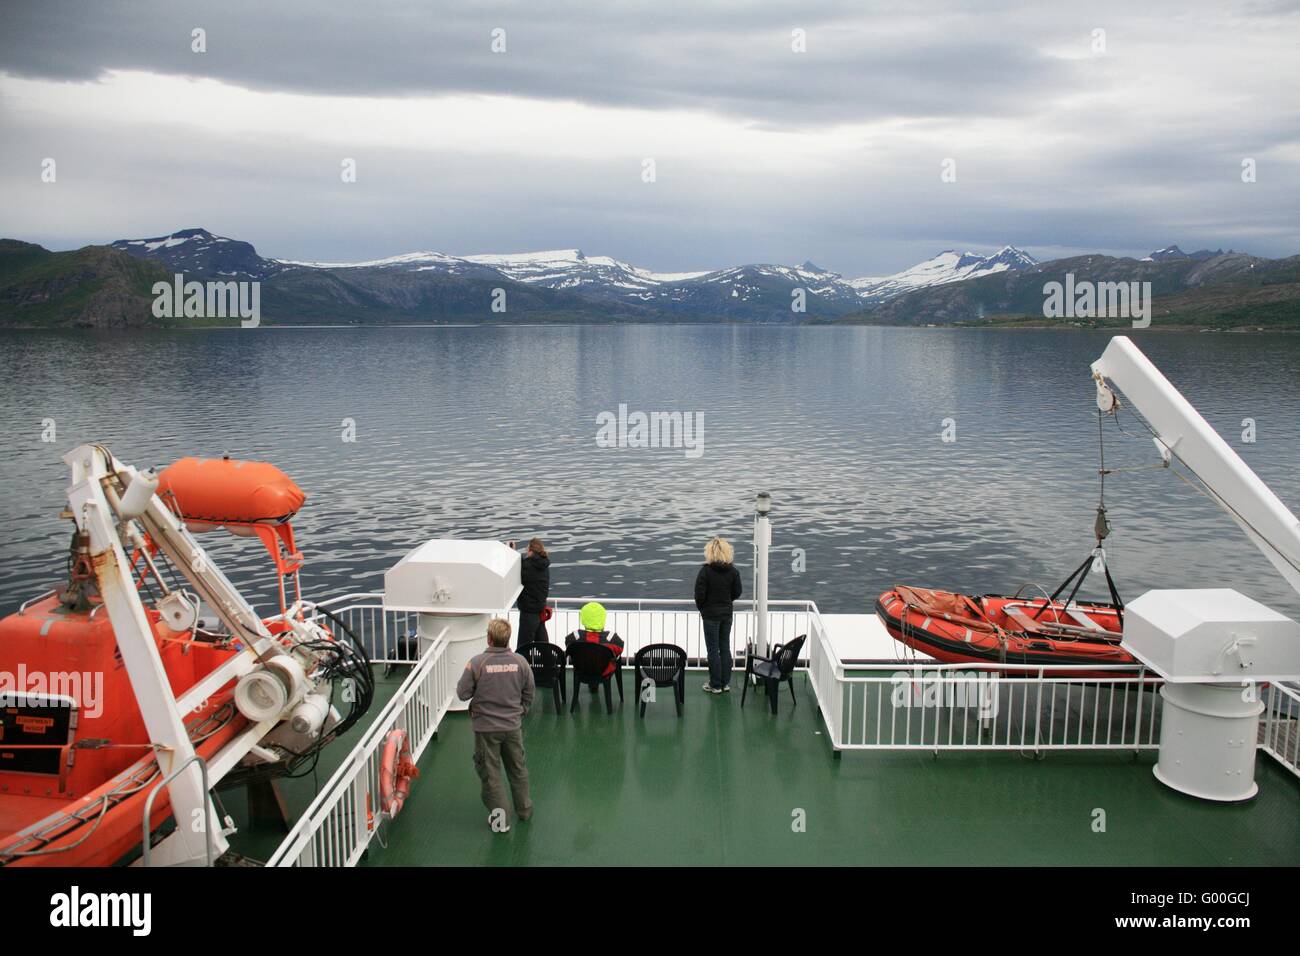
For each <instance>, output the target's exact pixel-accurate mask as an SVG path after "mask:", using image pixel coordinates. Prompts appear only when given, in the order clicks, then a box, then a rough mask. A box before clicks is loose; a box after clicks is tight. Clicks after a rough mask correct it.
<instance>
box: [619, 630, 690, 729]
mask: <svg viewBox="0 0 1300 956" xmlns="http://www.w3.org/2000/svg"><path fill="white" fill-rule="evenodd" d="M632 664H633V672H634V674H635V675H636V681H635V682H634V683H633V685H632V686H633V687H635V688H636V695H637V700H639V701H640V702H641V716H642V717H644V716H645V704H646V701H645V697H644V696H642V692H643V690H644V688H645V681H653V682H654V686H655V687H671V688H672V689H673V703H675V704H676V705H677V716H678V717H680V716H681V715H682V704H684V703H686V652H685V651H684V650H682V649H681V648H680V647H678V646H677V645H676V644H647V645H646V646H645V647H643V648H641V650H639V651H637V652H636V657H634V658H633V659H632Z"/></svg>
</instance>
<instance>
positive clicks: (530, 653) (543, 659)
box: [515, 641, 564, 681]
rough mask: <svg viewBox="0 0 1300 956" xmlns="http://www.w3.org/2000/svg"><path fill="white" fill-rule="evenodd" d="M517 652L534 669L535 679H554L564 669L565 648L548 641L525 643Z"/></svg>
mask: <svg viewBox="0 0 1300 956" xmlns="http://www.w3.org/2000/svg"><path fill="white" fill-rule="evenodd" d="M515 653H516V654H518V655H519V656H520V657H522V658H523V659H524V660H526V661H527V662H528V666H529V667H531V668H532V669H533V679H534V680H546V681H549V680H554V679H555V678H556V677H558V676H559V674H560V672H561V671H562V670H564V648H562V647H556V646H555V645H554V644H550V643H548V642H546V641H534V642H533V643H531V644H525V645H524V646H523V647H521V648H519V650H518V651H516V652H515Z"/></svg>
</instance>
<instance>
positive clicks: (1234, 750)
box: [1092, 336, 1300, 801]
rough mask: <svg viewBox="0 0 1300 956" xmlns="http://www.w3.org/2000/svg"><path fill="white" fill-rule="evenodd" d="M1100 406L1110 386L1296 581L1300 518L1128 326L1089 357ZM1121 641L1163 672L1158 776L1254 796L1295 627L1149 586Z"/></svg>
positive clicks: (1245, 606) (1185, 786)
mask: <svg viewBox="0 0 1300 956" xmlns="http://www.w3.org/2000/svg"><path fill="white" fill-rule="evenodd" d="M1092 371H1093V378H1094V379H1095V380H1096V383H1097V407H1098V408H1099V409H1101V411H1102V412H1103V413H1109V412H1112V411H1113V410H1114V409H1115V406H1116V400H1115V394H1114V391H1113V389H1112V388H1111V386H1112V385H1113V386H1115V387H1117V388H1118V389H1119V390H1120V391H1121V392H1122V393H1123V395H1124V397H1125V399H1127V401H1128V402H1129V403H1130V404H1132V405H1133V406H1134V407H1135V408H1136V409H1137V410H1138V411H1139V412H1141V414H1142V416H1143V417H1144V418H1145V419H1146V421H1147V423H1148V424H1149V426H1150V428H1151V429H1152V431H1153V432H1154V438H1155V445H1156V449H1157V451H1158V453H1159V455H1160V457H1161V458H1163V459H1164V461H1165V462H1166V463H1170V464H1172V463H1173V462H1174V460H1175V459H1176V460H1177V462H1178V465H1179V467H1180V469H1183V470H1187V471H1190V472H1191V473H1192V475H1193V476H1194V477H1195V478H1196V479H1197V480H1198V481H1199V482H1200V483H1201V485H1202V486H1203V487H1204V488H1205V490H1206V493H1207V494H1208V495H1209V497H1210V499H1211V500H1212V501H1214V502H1215V503H1216V504H1218V505H1219V506H1220V507H1221V508H1222V509H1223V510H1224V511H1226V512H1227V513H1228V515H1229V516H1230V517H1231V518H1232V519H1233V521H1235V522H1236V523H1237V524H1238V525H1239V526H1240V527H1241V528H1242V530H1243V531H1245V532H1246V535H1247V537H1249V538H1250V540H1251V541H1252V542H1254V544H1255V546H1256V547H1258V548H1259V550H1260V551H1261V552H1263V554H1264V556H1265V557H1267V558H1268V560H1269V561H1270V562H1272V564H1273V566H1274V567H1275V568H1277V570H1278V571H1279V572H1280V573H1281V574H1282V576H1283V577H1284V578H1286V580H1287V581H1288V582H1289V583H1290V584H1291V585H1292V587H1294V588H1295V589H1296V590H1297V591H1300V521H1297V519H1296V516H1295V515H1294V514H1292V513H1291V511H1290V510H1289V509H1288V508H1287V507H1286V505H1284V504H1283V503H1282V501H1281V499H1279V498H1278V497H1277V495H1275V494H1273V492H1272V491H1271V490H1270V489H1269V487H1268V486H1267V485H1265V484H1264V482H1263V481H1261V480H1260V478H1259V476H1258V475H1256V474H1255V473H1254V472H1253V471H1252V470H1251V469H1250V466H1249V465H1247V464H1246V463H1245V462H1244V461H1242V459H1241V457H1240V456H1239V455H1238V454H1237V453H1236V452H1235V451H1233V450H1232V449H1231V448H1230V447H1229V446H1228V443H1227V442H1225V441H1224V440H1223V439H1222V438H1221V437H1219V435H1218V433H1216V432H1215V431H1214V429H1213V428H1211V427H1210V425H1209V423H1208V422H1206V421H1205V419H1204V418H1202V417H1201V416H1200V414H1199V413H1198V412H1197V411H1196V409H1195V408H1193V407H1192V405H1191V403H1189V402H1188V401H1187V399H1185V398H1183V396H1182V395H1181V394H1179V392H1178V390H1177V389H1176V388H1174V387H1173V385H1171V384H1170V382H1169V380H1168V379H1166V378H1165V377H1164V375H1162V374H1161V373H1160V370H1159V369H1157V368H1156V367H1155V366H1154V365H1152V364H1151V361H1150V360H1149V359H1148V358H1147V357H1146V356H1145V355H1143V354H1142V352H1141V351H1140V350H1139V349H1138V347H1137V346H1136V345H1134V344H1133V342H1132V341H1130V340H1129V339H1128V338H1127V337H1125V336H1115V337H1114V338H1112V339H1111V340H1110V344H1109V345H1108V346H1107V347H1106V351H1105V352H1104V353H1103V354H1102V356H1101V358H1100V359H1098V360H1097V361H1096V362H1094V363H1093V366H1092ZM1122 646H1123V647H1124V648H1125V649H1126V650H1128V651H1129V652H1130V653H1131V654H1133V656H1134V657H1136V658H1137V659H1138V660H1140V661H1142V662H1143V663H1144V664H1146V665H1147V666H1148V667H1150V668H1151V669H1152V670H1154V671H1155V672H1156V673H1158V674H1159V675H1160V676H1161V677H1162V678H1164V680H1165V684H1164V686H1163V687H1162V689H1161V696H1162V697H1163V699H1164V702H1165V706H1164V711H1163V714H1162V720H1161V726H1160V757H1159V760H1158V762H1157V763H1156V766H1155V768H1154V773H1155V776H1156V778H1157V779H1158V780H1160V781H1161V782H1162V783H1164V784H1166V785H1168V786H1169V787H1172V788H1173V789H1175V790H1178V791H1181V792H1182V793H1187V794H1190V795H1192V796H1196V797H1201V798H1203V799H1206V800H1219V801H1235V800H1248V799H1250V798H1251V797H1253V796H1254V795H1255V793H1256V792H1257V790H1258V787H1257V786H1256V784H1255V752H1256V743H1257V740H1258V734H1259V715H1260V713H1261V712H1262V711H1263V705H1262V703H1261V701H1260V699H1259V689H1258V685H1259V683H1261V682H1265V681H1282V680H1295V679H1296V678H1297V676H1298V675H1300V625H1298V624H1296V622H1295V621H1292V620H1291V619H1290V618H1288V617H1286V616H1285V615H1282V614H1279V613H1278V612H1276V611H1274V610H1272V609H1270V608H1267V607H1265V606H1264V605H1262V604H1260V603H1258V602H1257V601H1254V600H1252V599H1251V598H1248V597H1246V596H1245V595H1243V594H1240V593H1238V592H1237V591H1233V590H1228V589H1222V588H1210V589H1198V590H1174V591H1148V592H1147V593H1146V594H1143V595H1142V596H1141V597H1139V598H1138V599H1137V600H1135V601H1134V602H1132V603H1131V604H1129V605H1128V607H1127V608H1126V609H1125V615H1124V640H1123V642H1122Z"/></svg>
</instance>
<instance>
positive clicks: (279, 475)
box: [157, 457, 307, 612]
mask: <svg viewBox="0 0 1300 956" xmlns="http://www.w3.org/2000/svg"><path fill="white" fill-rule="evenodd" d="M157 494H158V495H159V496H160V497H161V498H162V499H163V501H165V502H167V504H168V507H170V508H171V509H172V511H173V512H175V513H176V515H177V517H179V518H181V519H183V520H184V521H185V526H186V527H187V528H188V529H189V530H190V531H192V532H194V533H196V534H199V533H202V532H206V531H216V530H218V529H220V528H224V529H226V530H227V531H229V532H231V533H232V534H237V535H240V536H243V537H255V538H257V539H258V540H259V541H261V542H262V546H263V547H265V548H266V551H267V553H268V554H269V555H270V556H271V560H272V561H273V562H275V568H276V571H277V572H279V581H278V586H279V592H280V610H281V612H285V611H287V609H288V605H289V598H290V593H289V591H288V590H286V587H285V581H286V578H288V579H290V582H291V584H290V586H291V588H292V591H293V596H294V597H297V598H301V597H302V589H301V587H300V584H299V581H298V570H299V568H301V567H302V561H303V558H302V554H301V553H300V552H299V551H298V546H297V544H296V543H295V542H294V536H293V525H292V524H290V522H289V519H290V518H292V517H293V516H294V515H295V514H297V513H298V509H299V508H301V507H302V505H303V502H304V501H306V500H307V495H306V494H305V493H304V492H303V490H302V489H301V488H299V487H298V485H297V483H296V482H295V481H294V480H293V479H292V478H290V477H289V476H288V475H286V474H285V473H284V472H282V471H281V470H280V469H279V468H277V467H275V465H272V464H271V463H270V462H266V461H240V460H239V459H236V458H225V457H223V458H182V459H180V460H179V461H177V462H175V463H174V464H171V465H168V466H167V467H166V468H164V469H163V471H162V473H161V474H160V475H159V476H158V491H157Z"/></svg>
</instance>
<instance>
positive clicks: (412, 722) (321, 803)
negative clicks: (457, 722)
mask: <svg viewBox="0 0 1300 956" xmlns="http://www.w3.org/2000/svg"><path fill="white" fill-rule="evenodd" d="M443 633H444V634H445V633H446V632H445V631H444V632H443ZM358 636H360V635H358ZM442 637H443V635H439V636H438V638H436V639H435V640H434V641H433V642H432V643H431V644H430V645H429V648H428V650H426V651H425V652H424V654H423V656H421V657H420V659H419V661H418V662H417V663H416V666H415V667H414V668H413V669H412V670H411V673H410V674H408V675H407V677H406V680H404V681H403V682H402V686H401V687H399V688H398V689H397V692H396V693H395V694H394V695H393V697H392V699H391V700H390V701H389V702H388V705H387V706H386V707H384V709H383V711H381V712H380V714H379V716H378V717H376V718H375V720H374V722H373V723H372V724H371V725H370V727H369V729H367V731H366V733H365V735H364V736H363V737H362V738H361V741H360V742H359V743H358V744H357V745H356V747H354V748H353V749H352V752H351V753H350V754H348V756H347V758H346V759H345V760H344V761H343V764H342V765H341V766H340V767H339V768H338V770H336V771H335V772H334V774H333V776H331V777H330V779H329V781H328V782H327V783H326V784H325V786H324V787H323V788H322V789H321V791H320V793H319V794H318V795H317V797H316V799H315V800H313V801H312V804H311V806H310V807H308V808H307V811H306V812H305V813H304V814H303V815H302V817H301V819H299V820H298V823H297V825H296V826H294V828H293V830H292V831H291V832H290V833H289V835H288V836H287V837H285V839H284V841H283V842H282V843H281V844H280V846H279V848H278V849H277V850H276V851H275V854H274V855H273V856H272V857H271V859H270V860H269V861H268V862H267V865H268V866H355V865H356V863H357V861H358V860H360V859H361V854H362V853H364V852H365V849H366V847H367V846H369V845H370V841H371V840H372V839H373V838H374V835H375V832H376V830H377V828H378V827H379V825H380V823H381V822H382V816H383V812H382V809H381V807H380V801H379V770H380V763H381V761H382V759H383V747H384V739H385V738H386V737H387V736H388V733H389V731H392V730H395V729H401V730H405V731H406V734H407V739H408V740H409V741H410V744H411V758H412V759H413V760H416V761H418V760H419V759H420V756H421V755H422V754H423V753H424V750H425V748H426V747H427V746H428V745H429V741H431V740H432V739H433V735H434V733H435V732H436V731H437V729H438V725H439V723H440V722H441V721H442V718H443V716H444V715H445V714H446V713H447V708H448V705H449V704H450V703H451V697H452V694H453V693H455V689H456V679H457V677H458V676H459V675H458V674H453V673H451V668H450V665H449V664H448V656H447V654H446V650H447V642H446V641H445V640H443V639H442Z"/></svg>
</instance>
